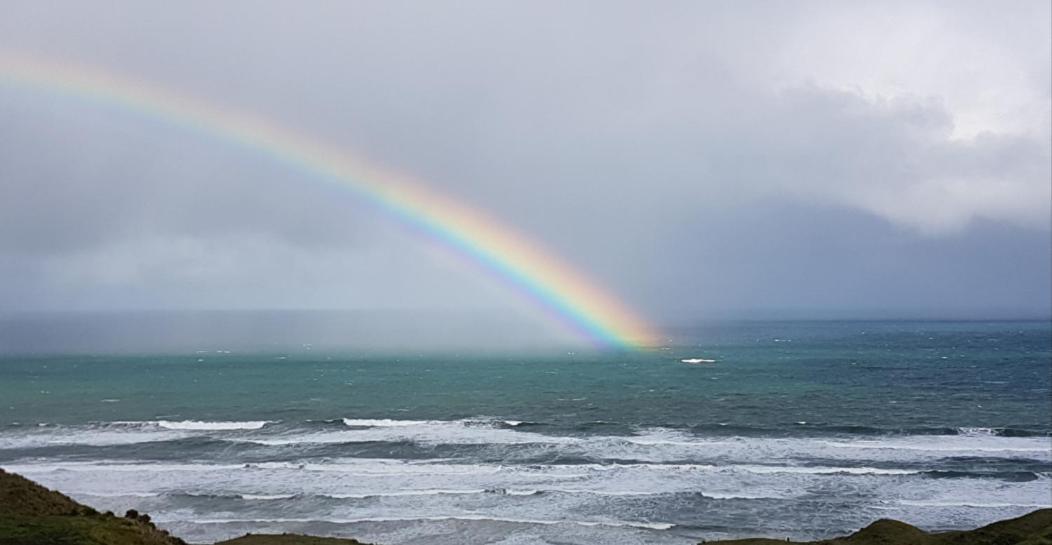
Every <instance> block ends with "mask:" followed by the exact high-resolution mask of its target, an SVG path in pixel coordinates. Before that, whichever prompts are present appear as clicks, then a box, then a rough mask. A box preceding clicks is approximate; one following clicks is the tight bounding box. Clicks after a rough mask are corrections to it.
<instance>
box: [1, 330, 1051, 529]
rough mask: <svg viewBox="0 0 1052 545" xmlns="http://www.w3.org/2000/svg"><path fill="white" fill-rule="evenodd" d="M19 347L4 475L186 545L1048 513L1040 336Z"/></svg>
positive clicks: (1047, 345)
mask: <svg viewBox="0 0 1052 545" xmlns="http://www.w3.org/2000/svg"><path fill="white" fill-rule="evenodd" d="M41 335H44V336H45V337H46V332H45V333H41ZM45 345H46V343H45ZM15 352H18V351H17V350H8V351H7V352H6V353H5V354H4V355H2V356H0V467H3V468H4V469H6V470H9V471H15V472H18V473H21V474H23V475H25V476H27V477H29V478H31V479H34V480H36V481H38V482H40V483H42V484H44V485H46V486H48V487H52V488H56V489H58V490H60V491H62V492H64V493H67V494H68V495H70V496H72V497H73V498H75V499H77V500H79V501H82V502H84V503H87V504H89V505H92V506H94V507H96V508H98V509H101V510H112V511H115V512H118V513H122V512H123V511H124V510H126V509H129V508H135V509H138V510H139V511H144V512H147V513H149V514H150V515H151V517H152V518H153V520H154V521H155V522H157V523H158V524H159V525H160V526H162V527H164V528H167V529H170V530H171V531H172V532H173V533H175V534H176V535H179V536H182V537H184V539H186V540H187V541H190V542H195V543H197V542H199V543H207V542H212V541H214V540H217V539H220V538H229V537H233V536H237V535H240V534H243V533H245V532H256V533H262V532H305V533H311V534H319V535H332V536H352V537H356V538H358V539H361V540H363V541H367V542H376V543H381V544H384V545H401V544H423V543H426V544H428V545H440V544H450V545H452V544H458V545H460V544H502V545H513V544H514V545H519V544H552V545H555V544H560V545H563V544H600V543H602V544H634V543H648V544H670V545H671V544H689V543H697V542H699V541H700V540H703V539H705V540H709V539H717V538H733V537H746V536H768V537H775V538H784V537H791V538H794V539H804V538H808V539H815V538H824V537H830V536H833V535H838V534H843V533H846V532H850V531H854V530H856V529H858V528H860V527H862V526H864V525H866V524H868V523H870V522H872V521H874V520H876V519H878V518H896V519H900V520H903V521H906V522H909V523H911V524H915V525H917V526H920V527H922V528H925V529H930V530H943V529H963V528H971V527H975V526H978V525H982V524H986V523H989V522H993V521H995V520H999V519H1003V518H1007V517H1013V516H1018V515H1022V514H1024V513H1027V512H1030V511H1032V510H1034V509H1037V508H1041V507H1050V506H1052V384H1050V383H1052V326H1050V323H1049V322H1047V321H1038V322H1026V321H1013V322H978V321H972V322H895V321H883V322H863V321H812V322H806V321H782V322H722V323H716V322H713V323H708V324H704V325H702V326H698V327H696V328H692V329H683V330H679V331H676V332H675V341H674V342H673V343H672V346H669V347H663V348H660V349H648V350H624V351H579V350H578V351H575V350H560V351H557V352H518V353H502V352H499V351H487V352H482V353H475V352H471V351H470V350H468V351H463V352H462V353H457V352H456V351H455V350H443V351H438V352H422V351H413V350H406V351H405V352H404V353H400V352H398V351H390V350H388V351H382V352H380V351H366V350H361V351H358V350H355V349H353V347H344V348H324V349H322V348H319V347H317V346H314V345H312V344H310V343H306V342H305V343H301V344H299V345H296V346H290V347H285V348H283V349H280V350H278V349H275V348H273V347H271V348H266V349H256V350H252V349H247V348H236V349H231V348H230V347H223V346H221V345H217V344H216V343H215V342H213V341H209V343H207V346H200V347H194V348H185V349H179V350H175V349H165V350H157V351H155V352H153V353H151V352H150V351H145V350H138V351H127V350H125V351H113V352H110V353H108V352H106V351H105V350H101V349H100V350H96V351H93V352H81V353H68V352H67V353H58V354H55V353H47V351H46V350H32V351H25V352H24V353H21V354H18V353H15ZM687 358H702V359H712V360H715V363H702V364H697V365H691V364H686V363H683V362H682V361H681V360H683V359H687Z"/></svg>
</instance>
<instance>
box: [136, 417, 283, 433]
mask: <svg viewBox="0 0 1052 545" xmlns="http://www.w3.org/2000/svg"><path fill="white" fill-rule="evenodd" d="M152 423H153V424H156V425H158V426H160V427H162V428H165V429H169V430H195V431H229V430H258V429H260V428H262V427H263V426H266V425H267V424H269V423H270V422H269V421H267V420H249V421H243V422H237V421H220V422H206V421H201V420H183V421H180V422H173V421H170V420H158V421H156V422H152Z"/></svg>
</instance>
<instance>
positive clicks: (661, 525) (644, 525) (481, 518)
mask: <svg viewBox="0 0 1052 545" xmlns="http://www.w3.org/2000/svg"><path fill="white" fill-rule="evenodd" d="M153 520H154V521H155V522H160V523H172V522H183V521H182V520H180V519H174V518H169V517H168V516H167V515H166V514H163V513H158V514H157V515H155V516H154V517H153ZM418 521H428V522H444V521H473V522H508V523H513V524H538V525H544V526H553V525H559V524H574V525H578V526H590V527H595V526H609V527H618V528H623V527H631V528H641V529H647V530H668V529H669V528H672V527H674V526H675V524H672V523H666V522H646V521H638V522H637V521H621V520H596V521H591V520H558V519H552V520H539V519H522V518H511V517H496V516H493V517H490V516H486V515H469V514H464V515H435V516H419V517H362V518H340V519H335V518H326V519H317V518H268V519H194V520H192V521H189V522H193V523H195V524H261V523H275V522H277V523H309V522H328V523H332V524H362V523H376V522H380V523H383V522H418Z"/></svg>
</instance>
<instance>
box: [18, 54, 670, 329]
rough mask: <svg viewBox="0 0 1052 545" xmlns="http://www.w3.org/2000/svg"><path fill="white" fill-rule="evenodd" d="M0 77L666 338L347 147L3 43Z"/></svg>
mask: <svg viewBox="0 0 1052 545" xmlns="http://www.w3.org/2000/svg"><path fill="white" fill-rule="evenodd" d="M0 84H6V85H8V86H14V87H23V88H32V89H35V90H42V91H45V92H49V93H53V94H57V95H65V96H70V97H76V98H79V99H86V100H89V101H93V102H96V103H100V104H106V105H111V106H115V107H118V108H121V109H126V110H128V111H131V112H134V113H137V114H139V115H144V116H148V117H150V118H154V119H157V120H160V121H163V122H165V123H167V124H169V125H172V126H175V127H180V128H182V129H184V130H188V131H193V132H195V133H197V134H200V135H202V136H205V137H209V138H213V139H216V140H221V141H225V142H227V143H230V144H234V145H237V146H241V147H243V148H247V149H250V150H252V151H254V152H256V153H259V154H261V155H264V156H266V157H268V158H269V159H270V160H272V161H274V162H276V163H278V164H282V165H284V166H285V167H286V168H290V169H293V170H295V171H297V172H301V173H303V174H306V175H307V176H306V178H308V179H312V180H316V181H318V182H320V183H328V184H333V185H337V186H339V187H342V188H344V189H346V190H349V191H350V192H351V193H352V194H353V195H354V196H356V197H357V198H359V199H362V200H363V201H365V202H368V203H370V204H371V205H372V206H375V207H376V208H379V209H381V210H383V211H385V212H386V213H387V214H388V215H390V216H392V217H394V218H396V219H397V220H399V221H400V222H402V223H404V224H407V225H408V226H410V227H412V228H414V229H415V230H417V231H419V232H421V233H425V234H426V235H427V236H428V237H429V238H430V239H432V240H434V241H436V242H438V243H441V244H443V245H445V246H446V247H448V248H451V249H453V250H454V251H455V252H456V253H457V254H458V255H460V256H462V257H463V258H465V259H468V260H470V261H471V262H473V263H475V264H476V265H478V266H479V267H480V268H481V269H483V270H485V271H487V272H488V273H489V274H491V275H494V276H496V277H497V278H498V279H499V280H500V281H501V282H502V284H504V285H505V286H508V287H509V288H511V289H513V290H515V291H516V292H518V293H519V294H520V295H522V296H523V297H526V298H527V299H528V300H530V301H531V302H532V303H534V304H535V305H536V306H537V307H539V308H540V309H541V310H543V311H544V313H545V314H546V315H547V316H548V317H549V318H550V319H551V320H554V321H556V322H558V323H559V324H561V325H562V326H563V327H566V328H569V329H570V330H571V331H572V332H574V333H575V334H576V335H577V336H579V337H580V338H582V339H585V340H586V341H588V342H590V343H591V344H593V345H595V346H597V347H602V348H633V347H646V346H655V345H657V344H658V343H659V342H660V337H659V335H658V334H657V333H656V331H655V330H654V329H653V328H651V327H650V326H649V325H648V324H647V323H646V322H645V321H644V320H643V319H642V318H640V317H639V316H638V315H637V314H636V313H634V312H633V311H631V310H630V309H629V308H628V307H627V306H626V305H625V304H623V303H622V302H621V301H619V300H618V299H617V298H615V297H613V296H611V295H610V294H609V293H607V292H606V291H605V290H603V289H601V288H600V287H599V286H598V285H597V284H596V282H594V281H593V280H591V279H589V278H587V277H585V276H584V275H582V274H581V273H579V272H578V271H576V270H574V269H573V268H572V267H571V266H569V265H568V264H566V263H564V262H562V261H561V260H559V259H558V258H557V257H556V256H554V255H553V254H551V253H550V252H547V251H545V250H544V249H542V248H541V247H540V246H538V245H537V244H536V243H534V242H532V241H530V240H528V239H527V238H526V237H524V236H522V235H520V234H517V233H515V232H514V231H513V230H512V229H510V228H509V227H507V226H505V225H502V224H501V223H499V222H498V221H496V220H495V219H493V218H490V217H487V216H486V214H484V213H483V212H481V211H479V210H476V209H473V208H471V207H469V206H466V205H464V204H463V203H460V202H457V201H454V200H452V199H450V198H448V197H446V196H444V195H441V194H439V193H436V192H435V191H433V190H431V189H429V188H428V187H427V186H426V185H424V184H422V183H419V182H417V181H415V180H413V179H411V178H409V177H408V176H405V175H402V174H399V173H396V172H393V171H390V170H387V169H384V168H381V167H380V166H378V165H375V164H372V163H370V162H369V161H367V160H365V159H363V158H360V157H356V156H354V155H353V154H352V153H350V152H348V151H347V150H344V149H339V148H337V147H335V146H332V145H327V144H325V143H323V142H319V141H317V140H315V139H312V138H310V137H308V136H306V135H302V134H299V133H297V132H296V131H294V130H291V129H289V128H286V127H282V126H279V125H277V124H275V123H273V122H271V121H269V120H267V119H264V118H261V117H258V116H253V115H250V114H246V113H243V112H237V111H233V110H231V109H228V108H223V107H219V106H217V105H214V104H211V103H208V102H205V101H200V100H197V99H194V98H191V97H188V96H184V95H182V94H179V93H175V92H172V91H169V90H167V89H163V88H160V87H157V86H154V85H151V84H149V83H147V82H144V81H139V80H136V79H134V78H130V77H127V76H124V75H120V74H115V73H112V72H109V71H106V70H102V69H97V68H91V67H87V66H83V65H79V64H72V63H68V62H61V61H57V60H52V59H46V58H42V57H39V56H35V55H28V54H21V53H12V52H5V51H0Z"/></svg>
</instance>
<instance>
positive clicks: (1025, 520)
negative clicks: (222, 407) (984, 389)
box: [0, 469, 1052, 545]
mask: <svg viewBox="0 0 1052 545" xmlns="http://www.w3.org/2000/svg"><path fill="white" fill-rule="evenodd" d="M709 543H710V544H717V543H718V544H720V545H776V544H784V543H786V542H785V541H780V540H776V539H739V540H733V541H715V542H709ZM794 543H797V545H801V544H799V543H798V542H794ZM810 544H811V545H1052V509H1041V510H1039V511H1034V512H1033V513H1030V514H1029V515H1024V516H1022V517H1019V518H1016V519H1011V520H1004V521H1001V522H996V523H994V524H991V525H989V526H984V527H982V528H979V529H976V530H970V531H967V532H943V533H937V534H929V533H927V532H924V531H922V530H919V529H917V528H914V527H913V526H910V525H909V524H906V523H903V522H898V521H894V520H878V521H877V522H874V523H873V524H871V525H869V526H867V527H866V528H863V529H862V530H859V531H858V532H856V533H854V534H851V535H850V536H846V537H841V538H835V539H830V540H825V541H815V542H810ZM0 545H186V544H185V543H184V542H183V540H181V539H179V538H175V537H172V536H169V535H168V533H167V532H165V531H164V530H160V529H158V528H157V527H155V526H154V525H153V524H151V523H150V522H149V521H148V520H147V519H130V518H124V517H115V516H113V514H111V513H99V512H98V511H95V510H94V509H92V508H90V507H86V506H84V505H80V504H79V503H77V502H75V501H73V500H72V499H70V498H68V497H66V496H64V495H62V494H59V493H58V492H55V491H52V490H48V489H47V488H44V487H43V486H40V485H38V484H36V483H34V482H33V481H30V480H29V479H26V478H24V477H22V476H20V475H15V474H13V473H7V472H5V471H4V470H2V469H0ZM216 545H364V544H361V543H359V542H358V541H355V540H353V539H335V538H321V537H310V536H298V535H291V534H288V535H247V536H243V537H239V538H237V539H232V540H229V541H223V542H221V543H217V544H216Z"/></svg>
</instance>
